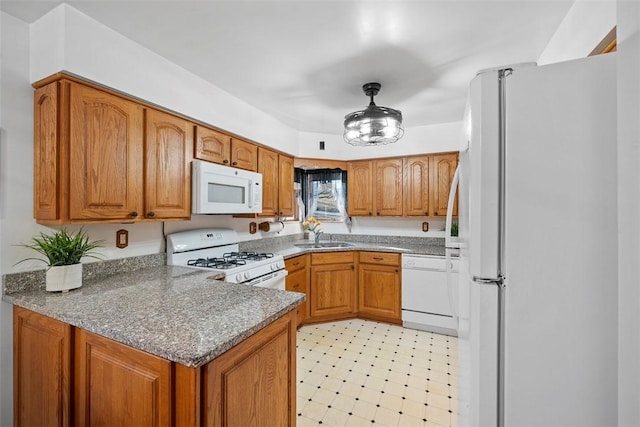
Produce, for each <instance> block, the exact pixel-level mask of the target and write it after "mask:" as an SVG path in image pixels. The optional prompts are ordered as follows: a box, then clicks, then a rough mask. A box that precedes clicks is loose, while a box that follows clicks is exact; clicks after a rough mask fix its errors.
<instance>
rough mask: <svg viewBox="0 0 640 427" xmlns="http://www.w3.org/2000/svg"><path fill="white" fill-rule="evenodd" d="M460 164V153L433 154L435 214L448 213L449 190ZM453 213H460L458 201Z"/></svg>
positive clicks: (432, 184) (432, 188) (432, 186)
mask: <svg viewBox="0 0 640 427" xmlns="http://www.w3.org/2000/svg"><path fill="white" fill-rule="evenodd" d="M457 166H458V154H457V153H449V154H437V155H434V156H431V191H432V193H431V196H432V197H431V207H432V209H433V212H432V214H433V215H434V216H446V215H447V203H448V202H449V190H450V189H451V182H452V181H453V175H454V174H455V172H456V167H457ZM453 215H454V216H457V215H458V203H457V202H456V203H455V205H454V207H453Z"/></svg>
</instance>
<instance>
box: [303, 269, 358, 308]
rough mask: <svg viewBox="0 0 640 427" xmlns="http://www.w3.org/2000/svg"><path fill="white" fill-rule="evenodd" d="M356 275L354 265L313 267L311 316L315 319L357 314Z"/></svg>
mask: <svg viewBox="0 0 640 427" xmlns="http://www.w3.org/2000/svg"><path fill="white" fill-rule="evenodd" d="M355 281H356V275H355V266H354V264H352V263H343V264H334V265H313V266H312V267H311V289H310V292H309V294H310V295H309V296H310V298H309V315H310V317H311V318H312V319H313V318H322V317H325V318H326V317H330V318H335V319H338V318H341V317H352V316H354V315H355V313H356V304H357V301H356V292H357V289H356V282H355Z"/></svg>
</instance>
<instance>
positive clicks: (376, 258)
mask: <svg viewBox="0 0 640 427" xmlns="http://www.w3.org/2000/svg"><path fill="white" fill-rule="evenodd" d="M373 259H375V260H376V261H382V260H383V259H384V258H382V257H379V256H374V257H373Z"/></svg>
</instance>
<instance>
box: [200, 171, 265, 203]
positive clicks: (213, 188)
mask: <svg viewBox="0 0 640 427" xmlns="http://www.w3.org/2000/svg"><path fill="white" fill-rule="evenodd" d="M192 180H193V184H192V192H191V200H192V206H191V212H192V213H194V214H236V213H260V212H262V174H259V173H257V172H251V171H246V170H242V169H236V168H232V167H229V166H221V165H217V164H215V163H210V162H205V161H202V160H194V161H193V162H192Z"/></svg>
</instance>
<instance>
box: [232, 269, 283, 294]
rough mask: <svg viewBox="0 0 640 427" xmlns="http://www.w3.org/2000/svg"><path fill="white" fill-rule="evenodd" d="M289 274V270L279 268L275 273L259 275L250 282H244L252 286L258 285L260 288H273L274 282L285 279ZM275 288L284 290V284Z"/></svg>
mask: <svg viewBox="0 0 640 427" xmlns="http://www.w3.org/2000/svg"><path fill="white" fill-rule="evenodd" d="M288 275H289V272H288V271H287V270H278V271H275V272H273V273H269V274H266V275H264V276H260V277H257V278H255V279H253V280H250V281H248V282H244V283H243V284H245V285H250V286H258V287H260V288H273V286H272V283H273V282H279V281H281V280H283V279H284V278H285V277H287V276H288ZM275 289H282V290H284V285H282V286H280V287H277V288H275Z"/></svg>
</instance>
